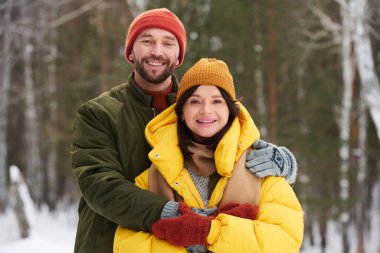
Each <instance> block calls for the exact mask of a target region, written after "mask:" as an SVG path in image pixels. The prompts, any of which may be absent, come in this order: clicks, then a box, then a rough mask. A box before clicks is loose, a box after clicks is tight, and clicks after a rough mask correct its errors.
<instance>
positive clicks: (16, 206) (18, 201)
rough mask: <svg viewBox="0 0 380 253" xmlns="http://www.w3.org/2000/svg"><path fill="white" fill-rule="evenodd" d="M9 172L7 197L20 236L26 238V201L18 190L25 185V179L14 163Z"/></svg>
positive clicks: (27, 229)
mask: <svg viewBox="0 0 380 253" xmlns="http://www.w3.org/2000/svg"><path fill="white" fill-rule="evenodd" d="M9 174H10V175H11V184H10V187H9V199H10V200H11V203H12V206H13V210H14V212H15V214H16V219H17V222H18V227H19V230H20V235H21V238H26V237H29V231H30V221H29V220H28V216H27V210H26V209H25V208H26V203H24V201H23V196H22V193H21V192H20V190H21V191H22V189H21V188H22V187H26V186H25V181H24V178H23V177H22V175H21V172H20V169H19V168H18V167H17V166H15V165H12V166H10V168H9Z"/></svg>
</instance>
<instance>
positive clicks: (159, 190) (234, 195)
mask: <svg viewBox="0 0 380 253" xmlns="http://www.w3.org/2000/svg"><path fill="white" fill-rule="evenodd" d="M192 148H193V147H192ZM194 148H195V149H197V148H198V150H196V151H195V152H196V153H194V150H191V151H192V152H193V153H194V155H193V156H192V157H193V163H194V165H193V166H195V167H198V165H206V166H201V167H198V169H197V170H196V171H197V172H199V173H202V174H207V175H208V176H209V175H211V174H212V173H213V172H215V170H216V168H215V163H214V160H213V159H211V160H210V158H211V157H210V154H209V152H205V150H202V149H199V148H200V147H197V146H194ZM246 152H247V151H244V152H243V153H242V155H241V156H240V158H239V160H238V161H237V162H236V163H235V165H234V169H233V171H232V176H231V178H229V180H228V182H227V185H226V187H225V188H224V192H223V197H222V200H221V201H220V203H219V206H220V205H222V204H225V203H230V202H234V203H239V204H243V203H247V202H250V203H252V204H254V205H258V204H259V200H260V188H261V180H260V179H259V178H257V177H256V176H255V175H253V174H252V173H251V172H249V170H248V169H247V168H246V167H245V160H246ZM212 157H213V153H212ZM194 158H195V159H194ZM210 161H212V163H210ZM212 164H214V165H213V166H212ZM202 174H200V175H202ZM148 182H149V190H150V191H152V192H154V193H156V194H158V195H162V196H165V197H166V198H168V199H169V200H174V201H182V198H181V197H180V196H179V195H178V194H177V193H176V192H174V191H173V189H172V188H171V187H170V186H169V184H168V183H167V182H166V180H165V179H164V177H163V176H162V175H161V174H160V172H159V171H158V169H157V167H156V166H155V165H154V164H152V165H151V167H150V168H149V176H148Z"/></svg>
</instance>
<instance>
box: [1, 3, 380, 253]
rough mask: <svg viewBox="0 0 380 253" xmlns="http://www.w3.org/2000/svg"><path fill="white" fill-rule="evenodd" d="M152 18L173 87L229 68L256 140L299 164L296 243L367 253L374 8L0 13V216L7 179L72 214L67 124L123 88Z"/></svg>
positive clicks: (94, 7) (376, 42) (379, 160)
mask: <svg viewBox="0 0 380 253" xmlns="http://www.w3.org/2000/svg"><path fill="white" fill-rule="evenodd" d="M158 7H167V8H169V9H170V10H172V11H173V12H174V13H176V14H177V15H178V17H179V18H180V19H181V20H182V21H183V23H184V25H185V27H186V30H187V36H188V46H187V52H186V57H185V61H184V64H183V65H182V66H181V67H180V68H179V69H178V70H177V72H176V75H177V77H178V78H181V76H182V74H183V73H184V72H185V71H186V70H187V69H188V68H189V67H190V66H192V64H194V63H195V62H196V61H197V60H198V59H199V58H201V57H215V58H219V59H222V60H224V61H226V62H227V64H228V65H229V67H230V70H231V72H232V73H233V76H234V82H235V86H236V90H237V95H238V97H239V99H240V100H241V101H242V102H243V103H244V104H245V105H246V107H247V108H248V109H249V111H250V112H251V114H252V115H253V118H254V120H255V122H256V124H257V125H258V127H259V129H260V131H261V134H262V139H264V140H266V141H268V142H273V143H276V144H278V145H281V146H286V147H288V148H289V149H290V150H291V151H292V152H293V153H294V155H295V156H296V158H297V161H298V166H299V172H298V178H297V182H296V183H295V185H294V190H295V191H296V193H297V195H298V197H299V199H300V201H301V202H302V206H303V208H304V211H305V241H307V243H308V244H310V245H317V246H318V247H319V248H320V249H321V252H323V250H324V249H325V248H326V245H327V244H328V243H332V242H331V241H329V238H328V236H327V235H328V233H329V231H328V230H329V228H330V226H329V224H331V223H333V224H335V225H334V228H336V229H338V234H339V237H340V240H339V242H334V243H339V244H340V245H341V247H340V249H341V252H357V253H362V252H369V251H366V247H367V248H368V243H369V242H368V240H369V238H370V239H371V240H374V239H373V238H372V237H371V236H369V235H373V234H377V235H378V234H379V231H380V226H379V225H380V224H377V223H374V217H378V216H380V210H379V206H380V205H379V202H380V199H379V198H380V196H379V194H377V192H378V191H379V185H380V184H379V171H380V156H379V154H380V84H379V73H380V2H379V1H377V0H335V1H331V0H306V1H304V0H289V1H274V0H257V1H253V0H202V1H201V0H193V1H188V0H161V1H159V0H151V1H147V0H146V1H144V0H140V1H139V0H124V1H121V0H107V1H106V0H92V1H90V0H87V1H85V0H75V1H74V0H51V1H47V0H0V55H1V57H0V85H1V86H0V216H1V215H2V214H3V213H5V212H6V210H8V209H14V210H16V209H17V203H18V201H17V199H18V197H17V193H15V192H17V184H16V183H15V182H14V181H13V180H11V178H10V172H9V168H10V167H11V165H16V166H18V167H19V168H20V170H21V172H22V173H23V175H24V178H25V182H26V184H27V186H28V188H29V191H30V192H31V196H32V199H33V202H34V203H35V206H36V209H37V210H38V209H41V208H42V207H46V206H47V207H48V209H49V210H50V212H55V211H57V210H58V209H59V208H62V206H75V205H76V204H77V202H78V199H79V189H78V187H77V185H76V183H75V180H74V178H73V175H72V171H71V163H70V162H71V160H70V152H69V150H70V138H71V133H72V127H73V118H74V115H75V111H76V109H77V108H78V107H79V106H80V105H81V104H82V103H83V102H85V101H87V100H89V99H91V98H93V97H96V96H97V95H99V94H101V93H102V92H104V91H107V90H109V89H110V88H112V87H113V86H116V85H118V84H120V83H123V82H125V81H126V80H127V77H128V75H129V74H130V72H131V70H132V65H130V64H129V63H127V62H126V60H125V59H124V41H125V36H126V32H127V29H128V27H129V24H130V22H131V21H132V20H133V18H134V17H135V16H136V15H138V14H139V13H141V12H142V11H144V10H146V9H150V8H158ZM15 189H16V190H15ZM21 220H22V219H21ZM20 224H21V225H19V229H20V231H21V236H22V237H27V236H28V232H27V231H28V229H27V227H28V226H27V222H26V223H25V224H24V225H22V222H21V223H20ZM352 238H354V240H353V239H352ZM379 239H380V238H377V242H378V241H380V240H379ZM377 245H378V246H376V247H378V248H377V249H376V251H374V252H380V245H379V244H377Z"/></svg>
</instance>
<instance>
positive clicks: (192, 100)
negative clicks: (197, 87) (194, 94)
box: [190, 99, 199, 104]
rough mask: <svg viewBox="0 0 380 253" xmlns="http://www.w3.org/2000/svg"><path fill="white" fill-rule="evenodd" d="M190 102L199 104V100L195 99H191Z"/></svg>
mask: <svg viewBox="0 0 380 253" xmlns="http://www.w3.org/2000/svg"><path fill="white" fill-rule="evenodd" d="M190 104H199V101H198V100H196V99H191V100H190Z"/></svg>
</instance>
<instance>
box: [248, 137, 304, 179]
mask: <svg viewBox="0 0 380 253" xmlns="http://www.w3.org/2000/svg"><path fill="white" fill-rule="evenodd" d="M253 148H254V149H256V150H254V151H251V152H249V153H248V154H247V162H246V167H247V168H248V169H249V171H251V172H252V173H254V174H256V176H257V177H259V178H263V177H266V176H281V177H284V178H285V179H286V181H288V183H289V184H294V182H295V181H296V177H297V171H298V166H297V161H296V159H295V158H294V156H293V154H292V152H290V151H289V150H288V149H287V148H285V147H277V146H276V145H274V144H272V143H268V142H265V141H263V140H260V139H259V140H258V141H257V142H255V143H254V144H253Z"/></svg>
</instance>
